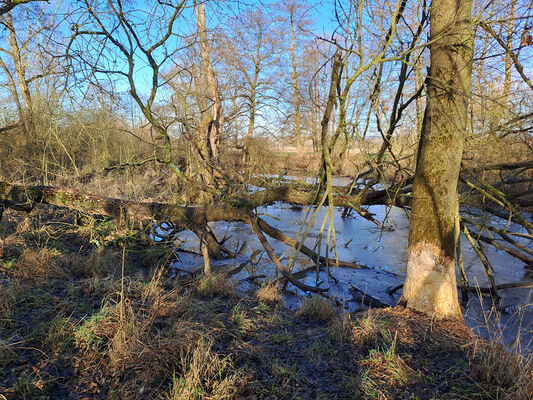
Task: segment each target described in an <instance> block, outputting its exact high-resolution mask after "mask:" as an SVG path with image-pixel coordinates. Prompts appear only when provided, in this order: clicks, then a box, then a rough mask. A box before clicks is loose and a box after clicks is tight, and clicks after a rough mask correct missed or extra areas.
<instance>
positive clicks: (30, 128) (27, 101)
mask: <svg viewBox="0 0 533 400" xmlns="http://www.w3.org/2000/svg"><path fill="white" fill-rule="evenodd" d="M7 28H8V30H9V38H8V42H9V47H10V50H11V57H12V59H13V65H14V66H15V75H16V76H17V82H18V88H19V91H20V95H21V97H22V101H23V102H24V109H23V110H22V122H23V123H24V129H25V131H26V134H27V135H33V134H34V118H33V101H32V97H31V92H30V88H29V85H28V81H27V79H26V60H24V57H23V55H22V51H21V49H20V47H19V44H18V39H17V32H16V30H15V25H14V24H13V16H12V15H11V13H8V14H7Z"/></svg>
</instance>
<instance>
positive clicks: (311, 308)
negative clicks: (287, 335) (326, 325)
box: [296, 296, 336, 322]
mask: <svg viewBox="0 0 533 400" xmlns="http://www.w3.org/2000/svg"><path fill="white" fill-rule="evenodd" d="M296 315H297V316H299V317H306V318H308V319H313V320H318V321H323V322H329V321H331V320H332V319H333V318H334V317H335V315H336V312H335V308H334V307H333V306H332V305H331V303H330V302H329V301H327V300H325V299H323V298H322V297H318V296H314V297H307V298H306V299H305V301H304V304H302V306H301V307H300V308H299V309H298V310H296Z"/></svg>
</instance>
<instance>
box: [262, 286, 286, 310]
mask: <svg viewBox="0 0 533 400" xmlns="http://www.w3.org/2000/svg"><path fill="white" fill-rule="evenodd" d="M256 297H257V299H258V300H259V301H262V302H263V303H266V304H271V305H272V304H280V303H281V300H282V297H281V290H280V288H279V286H278V285H272V284H268V285H264V286H261V288H259V290H258V291H257V292H256Z"/></svg>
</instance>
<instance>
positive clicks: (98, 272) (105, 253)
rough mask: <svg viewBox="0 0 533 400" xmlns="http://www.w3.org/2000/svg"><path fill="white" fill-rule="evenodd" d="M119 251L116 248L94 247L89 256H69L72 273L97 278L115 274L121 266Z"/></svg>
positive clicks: (81, 276)
mask: <svg viewBox="0 0 533 400" xmlns="http://www.w3.org/2000/svg"><path fill="white" fill-rule="evenodd" d="M121 258H122V255H121V252H120V250H117V249H109V248H102V249H95V250H93V251H92V252H91V253H90V254H89V256H88V257H87V256H82V255H76V256H75V257H71V258H70V260H69V264H70V265H71V269H72V275H73V276H76V277H80V278H98V277H104V276H107V275H109V274H115V275H116V274H117V273H118V272H119V271H120V266H121V261H122V260H121Z"/></svg>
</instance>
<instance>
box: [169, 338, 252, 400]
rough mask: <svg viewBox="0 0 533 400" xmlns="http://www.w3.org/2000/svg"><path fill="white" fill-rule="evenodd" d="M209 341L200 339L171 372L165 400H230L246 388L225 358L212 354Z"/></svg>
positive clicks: (239, 374)
mask: <svg viewBox="0 0 533 400" xmlns="http://www.w3.org/2000/svg"><path fill="white" fill-rule="evenodd" d="M212 347H213V341H212V340H209V339H206V338H205V337H203V336H202V337H201V338H200V339H199V340H198V342H197V343H196V345H195V346H194V347H193V348H192V349H190V351H189V352H188V353H187V354H186V355H185V357H183V358H182V360H181V365H180V371H179V372H178V373H177V372H176V371H174V373H173V377H172V386H171V388H170V390H169V391H168V392H167V393H166V395H165V396H164V398H166V399H168V400H185V399H187V400H201V399H208V398H209V399H233V398H235V395H236V393H237V392H238V390H239V389H240V388H242V387H243V386H244V385H245V384H246V380H247V379H246V376H245V375H243V374H242V373H239V371H238V370H235V369H234V368H233V366H232V364H231V360H230V359H229V358H228V357H220V356H219V355H218V354H216V353H215V352H213V350H212Z"/></svg>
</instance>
